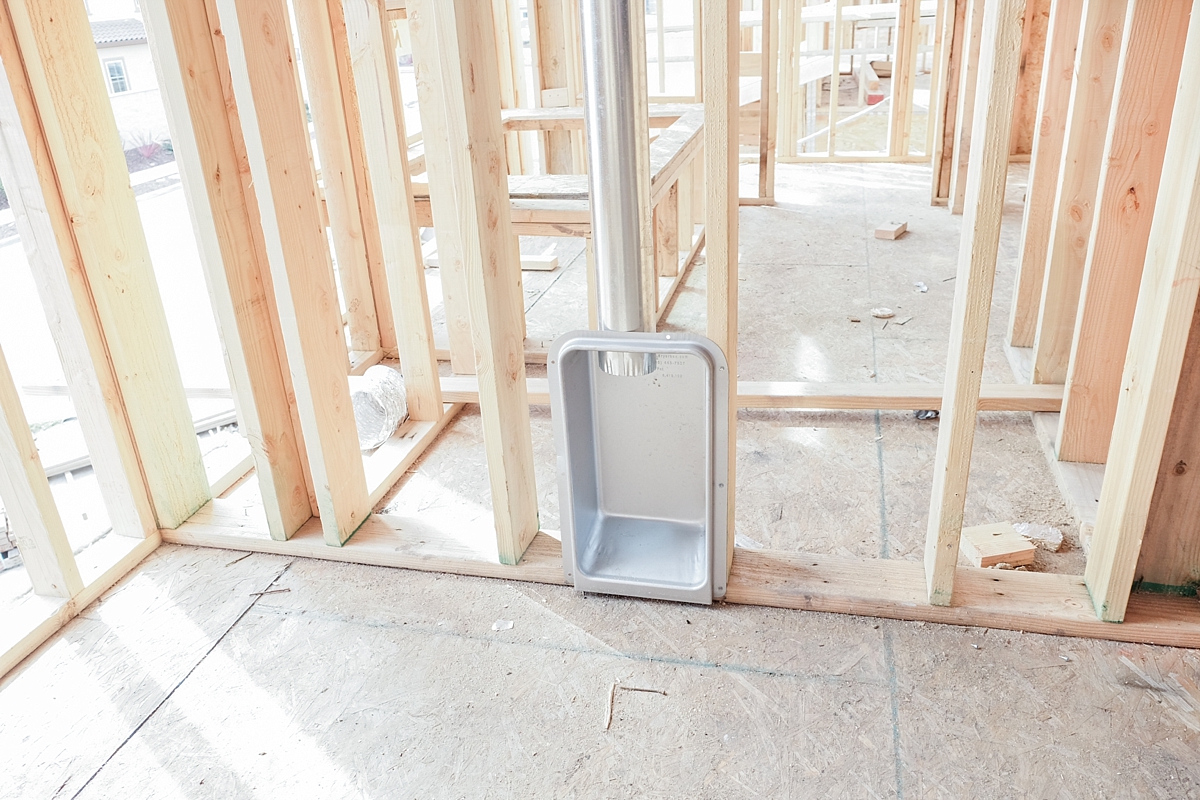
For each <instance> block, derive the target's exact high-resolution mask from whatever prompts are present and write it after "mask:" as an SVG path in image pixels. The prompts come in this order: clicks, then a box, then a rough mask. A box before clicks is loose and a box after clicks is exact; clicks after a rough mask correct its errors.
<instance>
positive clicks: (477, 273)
mask: <svg viewBox="0 0 1200 800" xmlns="http://www.w3.org/2000/svg"><path fill="white" fill-rule="evenodd" d="M408 13H409V26H410V30H411V33H412V37H413V53H414V58H415V59H416V61H418V62H419V63H422V64H423V65H425V66H424V67H423V68H424V69H428V70H429V74H430V75H431V77H432V78H433V81H431V83H436V85H437V87H438V88H439V89H440V92H439V93H438V98H439V99H440V100H441V102H442V103H443V106H444V108H445V110H446V122H447V125H446V139H447V141H448V142H449V144H450V156H451V157H450V159H449V160H448V161H447V162H446V164H445V166H446V167H447V168H448V169H447V172H448V173H449V176H450V177H449V179H448V180H447V181H445V182H444V183H443V186H444V188H445V189H446V190H453V192H454V195H453V196H454V198H455V200H454V202H455V204H456V206H457V213H458V228H459V232H460V235H461V237H462V245H463V263H464V266H465V271H466V277H467V295H468V300H469V306H470V312H471V329H472V334H473V341H474V344H475V353H476V362H475V363H476V367H477V370H476V372H477V375H478V379H479V389H480V399H481V403H480V410H481V413H482V416H483V432H484V448H485V451H486V455H487V463H488V475H489V477H490V481H491V487H492V508H493V513H494V516H495V524H496V540H497V548H498V551H499V555H500V560H501V562H502V563H505V564H515V563H517V562H518V561H519V560H520V558H521V554H522V553H524V552H525V549H526V547H528V546H529V543H530V542H531V541H532V540H533V537H534V535H535V534H536V533H537V530H538V515H537V492H536V489H535V486H534V477H533V442H532V438H531V432H530V427H529V412H528V408H527V406H528V401H527V399H526V390H525V363H524V357H523V348H524V342H523V339H522V337H521V329H522V324H521V320H522V319H523V317H524V309H523V305H522V300H523V298H522V295H521V292H520V288H519V287H520V284H519V282H518V278H519V275H520V257H519V255H518V253H517V247H516V239H515V238H514V236H513V233H512V223H511V220H510V211H509V197H508V191H507V187H506V186H505V184H504V181H503V180H500V178H502V176H504V175H505V174H506V169H505V166H504V165H505V158H504V140H503V136H504V134H503V130H502V128H501V126H500V107H499V87H498V86H497V85H496V76H495V70H494V69H491V68H489V66H488V65H490V64H494V63H495V58H496V54H495V44H494V42H493V41H492V35H491V27H490V19H489V17H490V10H489V11H488V12H487V13H480V10H479V8H478V7H477V4H476V5H473V4H472V3H471V2H470V0H453V2H444V0H409V5H408ZM430 166H431V167H432V166H433V165H432V164H431V165H430Z"/></svg>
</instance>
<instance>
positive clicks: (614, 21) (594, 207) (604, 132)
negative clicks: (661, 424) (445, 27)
mask: <svg viewBox="0 0 1200 800" xmlns="http://www.w3.org/2000/svg"><path fill="white" fill-rule="evenodd" d="M641 3H642V0H580V3H579V8H580V18H581V28H582V33H583V86H584V92H583V97H584V104H583V118H584V125H585V126H586V129H587V153H588V164H589V169H588V190H589V195H590V200H591V211H592V246H593V247H594V248H595V265H596V303H597V310H598V313H599V323H600V330H602V331H626V332H629V331H641V330H643V327H642V286H641V280H642V278H641V268H642V265H641V229H642V225H641V223H642V220H641V218H640V214H639V206H638V194H637V186H638V175H637V159H636V157H635V153H636V147H637V140H636V131H637V126H636V125H635V118H634V115H635V114H636V113H637V107H636V103H635V102H634V98H635V97H636V95H635V93H634V74H635V73H634V69H633V40H632V23H631V16H630V14H631V12H632V11H633V7H635V6H636V8H637V9H638V13H642V12H641V8H642V5H641ZM601 364H602V365H603V368H604V371H605V372H608V373H610V374H613V375H644V374H646V373H647V372H652V371H653V370H654V356H653V354H634V353H616V352H608V353H603V354H602V355H601Z"/></svg>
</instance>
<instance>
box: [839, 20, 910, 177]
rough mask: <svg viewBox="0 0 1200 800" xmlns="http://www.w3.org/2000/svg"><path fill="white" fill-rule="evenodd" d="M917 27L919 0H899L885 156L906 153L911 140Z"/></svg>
mask: <svg viewBox="0 0 1200 800" xmlns="http://www.w3.org/2000/svg"><path fill="white" fill-rule="evenodd" d="M920 27H921V0H900V4H899V7H898V11H897V19H896V54H895V57H894V60H893V62H892V63H893V66H892V107H891V108H890V109H889V112H890V115H891V116H890V117H889V119H888V155H889V156H906V155H908V151H909V144H910V142H911V141H912V115H913V89H914V88H915V85H916V80H917V38H918V36H917V34H918V32H919V29H920ZM832 130H833V129H832V128H830V131H831V132H832Z"/></svg>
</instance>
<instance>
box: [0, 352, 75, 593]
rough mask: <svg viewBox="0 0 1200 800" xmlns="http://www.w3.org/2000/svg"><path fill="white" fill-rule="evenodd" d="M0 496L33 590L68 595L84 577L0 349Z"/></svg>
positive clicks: (73, 591)
mask: <svg viewBox="0 0 1200 800" xmlns="http://www.w3.org/2000/svg"><path fill="white" fill-rule="evenodd" d="M0 501H3V503H4V513H5V514H7V515H8V521H9V524H10V526H11V528H12V532H13V534H14V538H15V539H16V542H17V550H18V551H20V553H21V560H22V561H23V562H24V564H25V572H26V574H27V575H28V576H29V583H30V584H31V585H32V586H33V591H34V593H35V594H39V595H44V596H49V597H71V596H72V595H75V594H78V593H79V592H80V591H82V590H83V579H82V578H80V577H79V568H78V567H77V566H76V565H75V557H74V556H73V555H72V554H71V545H70V543H68V542H67V531H66V529H65V528H64V527H63V522H62V517H60V516H59V514H58V506H56V505H55V504H54V495H53V494H51V493H50V483H49V482H48V481H47V480H46V473H45V471H44V470H43V469H42V461H41V459H40V458H38V450H37V445H36V444H34V441H33V435H32V434H31V433H30V432H29V422H28V421H26V419H25V413H24V411H22V410H21V398H20V396H19V395H18V394H17V387H16V386H15V385H14V384H13V379H12V373H10V372H9V371H8V362H7V361H5V359H4V352H3V351H0Z"/></svg>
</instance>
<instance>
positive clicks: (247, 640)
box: [0, 165, 1200, 798]
mask: <svg viewBox="0 0 1200 800" xmlns="http://www.w3.org/2000/svg"><path fill="white" fill-rule="evenodd" d="M1022 180H1023V170H1022V169H1021V168H1014V172H1013V175H1012V181H1011V184H1010V188H1011V192H1010V195H1011V197H1010V199H1012V200H1013V201H1014V202H1012V203H1010V204H1009V208H1008V214H1007V216H1006V229H1005V233H1004V245H1003V246H1002V258H1001V265H1000V275H999V277H998V280H997V287H996V303H995V304H994V305H995V314H994V317H995V319H994V320H993V326H992V331H991V337H990V347H989V354H988V362H987V366H986V375H985V378H986V379H987V380H991V381H1002V380H1011V379H1012V378H1011V373H1010V372H1009V371H1008V366H1007V362H1006V361H1005V359H1004V357H1003V351H1002V348H1001V347H1000V345H1002V332H1003V327H1004V324H1005V320H1006V315H1007V311H1006V309H1007V303H1008V298H1009V297H1010V296H1011V281H1012V269H1011V267H1012V264H1011V261H1012V259H1013V257H1014V255H1015V254H1014V247H1015V246H1014V244H1013V242H1014V240H1015V237H1016V236H1017V235H1018V234H1019V223H1020V218H1019V205H1018V201H1019V199H1020V193H1021V190H1022V187H1021V182H1022ZM779 187H780V188H779V191H778V196H779V205H778V206H776V207H775V208H746V209H743V211H742V215H741V216H742V221H743V238H742V257H743V261H744V262H745V265H744V267H743V270H742V277H743V278H745V279H746V280H745V281H743V282H741V285H740V288H741V289H742V300H741V320H740V338H741V345H740V352H741V365H740V370H741V377H742V378H743V379H769V378H775V379H791V380H798V379H803V380H864V381H868V380H878V381H880V382H885V381H889V380H890V381H902V380H903V381H913V380H922V381H924V380H928V381H940V380H941V377H942V375H941V372H942V370H943V369H944V361H945V352H944V351H945V347H946V330H947V328H948V310H947V309H948V306H949V299H950V297H951V296H952V290H951V289H950V288H949V287H950V286H951V285H952V282H946V283H945V284H943V283H941V279H942V278H945V277H947V276H949V275H952V274H953V273H954V267H953V265H954V259H955V253H956V248H957V235H958V225H959V222H960V221H959V218H954V217H951V216H950V215H949V214H948V213H947V212H946V211H945V210H944V209H931V208H929V207H928V205H927V204H928V169H927V168H920V167H909V166H876V165H822V166H807V165H806V166H803V167H800V166H797V167H790V166H788V167H784V166H781V167H780V181H779ZM897 217H899V218H900V219H903V220H907V221H908V222H909V228H910V231H912V232H911V233H910V234H909V235H908V236H906V237H904V238H903V239H900V240H897V241H896V242H882V241H881V242H878V243H876V242H875V241H874V240H873V239H872V238H871V232H872V231H873V229H874V227H875V225H876V224H878V223H879V222H882V221H888V220H892V219H897ZM1014 218H1015V223H1014ZM785 227H786V228H788V229H789V230H790V231H791V235H790V236H785V235H783V234H781V233H779V231H780V230H781V229H783V228H785ZM1014 227H1015V228H1016V230H1015V231H1014ZM910 237H912V238H910ZM581 269H582V258H575V259H573V260H571V261H569V262H568V263H566V264H565V265H564V266H562V267H560V270H564V271H563V272H562V274H560V275H558V276H557V277H547V278H541V279H539V284H540V286H542V287H544V288H539V287H534V286H533V283H534V281H532V280H528V281H527V283H526V289H527V290H529V289H531V288H534V289H535V291H534V293H533V294H532V295H531V296H530V297H529V298H528V299H527V308H528V311H529V316H530V319H529V325H530V329H531V335H532V331H533V330H538V331H539V332H540V331H542V330H545V331H546V332H547V334H550V335H552V334H554V333H557V332H561V331H562V330H567V329H569V328H568V327H561V328H560V327H557V326H558V325H560V324H569V325H571V326H572V327H573V326H574V325H575V324H576V323H575V322H574V319H575V318H576V317H578V315H579V309H580V307H581V306H580V297H581V295H579V293H578V290H576V291H568V290H569V289H571V287H578V288H580V289H581V287H582V286H583V285H584V284H583V282H582V272H581ZM915 281H924V282H925V283H926V284H927V285H928V287H929V292H927V293H922V292H919V291H917V290H916V287H913V286H911V285H910V284H911V283H913V282H915ZM703 286H704V270H703V266H702V265H700V266H698V268H697V269H696V270H695V271H694V273H693V274H692V276H691V277H690V278H689V281H688V283H687V285H686V286H685V287H684V288H683V290H682V292H681V294H680V296H679V300H678V302H677V303H676V304H675V308H674V309H673V310H672V313H671V315H670V318H669V320H668V324H669V325H670V326H672V327H674V328H675V329H689V330H702V329H703V313H704V297H703ZM538 291H541V294H537V292H538ZM551 292H558V293H560V294H561V296H562V300H561V302H560V301H559V300H557V299H556V298H555V297H554V296H552V295H551V294H550V293H551ZM834 303H842V304H844V305H845V306H847V309H846V310H845V311H844V314H843V310H842V309H840V308H833V307H832V306H833V305H834ZM881 304H888V305H892V306H893V307H897V309H898V311H900V310H901V307H902V309H903V313H906V314H911V315H912V316H913V320H912V321H911V322H910V323H908V324H906V325H904V326H896V325H893V324H889V326H888V327H887V328H886V329H885V328H883V327H882V322H881V321H876V320H871V319H870V318H869V317H867V316H861V318H862V319H863V320H864V321H863V322H861V323H850V322H849V321H848V319H847V320H846V323H845V326H844V327H843V326H838V323H839V322H840V320H837V317H839V316H847V317H848V316H849V315H851V314H855V315H862V313H863V312H864V311H869V309H870V307H871V306H872V305H881ZM584 313H585V314H586V311H584ZM899 318H901V319H902V318H903V317H899ZM914 325H915V326H916V327H912V328H910V326H914ZM897 327H898V328H899V329H898V330H897V329H896V328H897ZM539 336H541V334H540V333H539ZM543 338H548V336H546V337H543ZM536 372H537V370H534V369H531V374H535V373H536ZM871 372H874V373H875V374H874V376H871V375H870V373H871ZM531 418H532V427H533V432H534V446H535V455H536V459H537V465H538V466H537V470H538V471H537V476H536V478H537V482H538V495H539V504H540V507H541V511H542V524H543V526H544V527H546V528H555V527H557V524H558V523H557V487H556V485H555V483H554V475H553V445H552V442H551V437H550V427H549V414H548V411H547V410H546V409H533V411H532V412H531ZM480 442H481V427H480V420H479V416H478V414H477V413H475V412H472V411H470V410H468V411H467V412H464V414H463V415H462V416H461V417H460V418H459V419H458V420H457V421H456V422H455V424H453V425H452V426H450V427H449V428H448V430H447V431H446V432H445V434H444V435H443V436H442V437H441V439H440V440H439V441H438V442H437V443H436V444H435V446H434V447H433V448H432V449H431V450H430V451H429V453H428V454H427V455H426V457H425V458H423V459H422V461H421V462H420V463H419V464H418V465H417V467H416V468H415V469H414V470H413V472H412V473H411V474H410V475H409V476H408V477H407V478H406V480H405V482H404V483H403V484H402V485H401V486H400V487H399V488H398V489H397V490H396V491H395V492H393V494H392V496H391V497H389V498H386V499H385V500H384V502H383V503H381V510H382V509H388V510H404V511H406V512H407V511H409V510H416V511H418V512H420V513H423V514H426V515H440V516H441V519H443V520H444V521H445V522H446V523H447V524H461V525H462V526H463V527H464V529H472V530H474V529H480V530H483V529H486V527H487V525H488V521H489V509H490V501H489V499H488V496H487V495H488V488H487V480H486V472H485V471H484V465H483V451H482V447H481V445H480ZM935 442H936V423H932V424H931V423H924V422H918V421H917V420H915V419H913V417H912V415H911V414H908V413H906V412H888V413H881V414H875V413H873V412H838V413H835V412H827V413H807V412H795V411H771V412H743V413H742V414H741V415H740V420H739V463H738V469H739V487H738V497H737V501H738V509H739V510H738V514H739V516H738V532H739V534H740V536H741V543H742V544H748V545H751V546H753V545H755V544H759V545H763V546H769V547H776V548H782V549H795V550H809V551H816V552H837V553H853V554H855V555H858V556H862V557H873V558H879V557H883V558H889V557H890V558H916V557H918V555H919V552H920V547H921V542H922V539H923V535H924V515H925V514H926V511H927V503H928V487H929V480H930V472H931V469H932V456H933V448H934V444H935ZM1001 519H1012V520H1014V521H1036V522H1052V523H1054V524H1058V525H1060V526H1062V527H1064V528H1065V529H1067V531H1068V535H1069V537H1070V538H1071V540H1072V543H1074V542H1075V541H1077V540H1075V539H1074V537H1075V532H1074V530H1073V528H1072V526H1071V524H1070V521H1069V515H1068V514H1067V513H1066V511H1065V509H1064V508H1063V506H1062V504H1061V500H1060V499H1058V498H1057V493H1056V491H1055V489H1054V486H1053V480H1052V478H1051V477H1050V476H1049V473H1048V471H1047V470H1046V467H1045V463H1044V461H1043V460H1042V456H1041V454H1040V451H1039V449H1038V445H1037V442H1036V439H1035V438H1034V436H1033V431H1032V426H1031V424H1030V422H1029V419H1028V415H1022V414H988V415H984V416H983V417H981V422H980V426H979V445H978V447H977V452H976V457H975V461H974V464H973V467H972V481H971V495H970V498H969V500H968V521H969V522H980V523H982V522H989V521H996V520H1001ZM1039 558H1040V559H1041V560H1039V563H1038V565H1037V566H1038V568H1039V569H1049V570H1054V571H1065V572H1078V571H1079V570H1080V569H1081V567H1082V558H1081V555H1080V554H1079V552H1078V549H1077V546H1076V547H1075V548H1074V549H1072V550H1069V551H1068V552H1066V553H1063V554H1061V555H1058V556H1053V557H1049V556H1048V554H1043V553H1039ZM264 592H265V593H264ZM500 621H509V622H512V627H511V628H508V627H507V625H505V624H500V625H494V623H497V622H500ZM494 627H495V628H498V629H499V630H494V629H493V628H494ZM617 681H619V682H620V685H622V686H625V687H631V688H645V689H657V690H662V691H663V692H665V695H664V694H657V693H647V692H635V691H626V690H617V691H615V699H614V703H613V713H612V722H611V726H610V728H609V729H608V730H605V729H604V721H605V716H606V707H607V703H608V697H609V693H610V691H611V690H612V686H613V684H614V682H617ZM1198 685H1200V654H1198V653H1196V652H1192V651H1184V650H1177V649H1171V648H1160V647H1152V646H1131V645H1121V644H1116V643H1111V642H1096V641H1090V640H1079V639H1065V638H1058V637H1050V636H1041V635H1034V634H1019V633H1010V632H997V631H986V630H982V629H970V628H957V627H948V626H938V625H926V624H923V623H904V622H895V621H888V620H877V619H871V618H862V617H850V616H839V615H827V614H816V613H804V612H792V611H781V610H775V609H765V608H752V607H739V606H723V605H717V606H713V607H708V608H705V607H694V606H683V605H675V604H669V603H658V602H648V601H640V600H627V599H622V598H608V597H598V596H582V595H579V594H576V593H575V592H574V591H573V590H571V589H568V588H562V587H551V586H541V585H528V584H511V583H507V582H504V581H494V580H484V579H474V578H462V577H454V576H444V575H437V574H424V573H416V572H406V571H401V570H391V569H385V568H378V567H367V566H361V565H348V564H336V563H332V562H318V561H305V560H290V559H285V558H282V557H276V556H267V555H258V554H256V555H246V556H243V555H242V554H238V553H230V552H224V551H215V550H205V549H197V548H187V547H177V546H163V547H162V548H160V549H159V550H158V551H156V552H155V553H154V554H153V555H152V556H151V557H150V558H148V559H147V560H146V561H145V562H144V563H143V564H142V565H141V566H140V567H139V568H137V569H136V570H135V571H134V572H133V573H131V574H130V575H129V576H127V577H126V578H125V579H124V580H123V581H122V582H120V583H119V584H118V585H117V586H116V587H114V588H113V589H112V590H111V591H109V592H108V593H107V594H106V595H105V596H104V597H103V598H102V599H101V600H100V601H98V602H97V603H95V604H93V605H92V606H90V607H89V608H88V609H86V610H85V611H84V613H83V614H82V615H81V616H80V617H79V618H78V619H76V620H75V621H73V622H72V623H70V624H69V625H68V626H67V627H66V628H65V629H64V630H63V631H62V632H61V633H60V634H59V635H57V636H55V637H54V638H52V639H51V640H50V641H49V642H47V643H46V644H45V645H44V646H43V647H42V648H41V649H39V650H38V651H37V653H35V654H34V655H33V656H32V657H30V658H29V659H27V660H26V661H25V662H24V663H23V664H22V665H21V667H20V668H19V669H18V670H16V671H15V672H14V673H13V674H11V675H10V676H9V677H8V678H6V679H5V680H4V681H3V682H0V756H2V757H3V762H2V763H3V765H4V772H3V779H2V780H0V796H3V797H10V796H11V797H20V798H25V797H30V798H42V797H61V798H74V797H78V798H108V797H120V798H125V797H188V798H192V797H196V798H199V797H238V798H240V797H255V798H257V797H264V798H273V797H286V798H297V797H321V798H334V797H337V798H340V797H410V796H411V797H449V798H457V797H472V798H473V797H548V796H552V797H696V798H710V797H711V798H718V797H720V798H725V797H755V798H757V797H910V798H911V797H927V796H928V797H953V798H957V797H1018V796H1022V797H1023V796H1030V797H1056V798H1057V797H1064V798H1076V797H1078V798H1084V797H1106V798H1107V797H1154V798H1177V797H1200V689H1197V686H1198Z"/></svg>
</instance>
